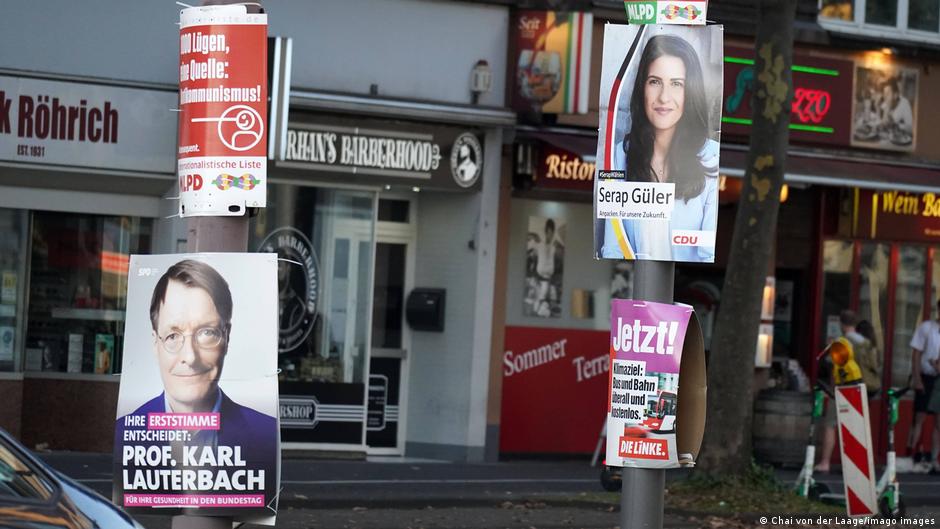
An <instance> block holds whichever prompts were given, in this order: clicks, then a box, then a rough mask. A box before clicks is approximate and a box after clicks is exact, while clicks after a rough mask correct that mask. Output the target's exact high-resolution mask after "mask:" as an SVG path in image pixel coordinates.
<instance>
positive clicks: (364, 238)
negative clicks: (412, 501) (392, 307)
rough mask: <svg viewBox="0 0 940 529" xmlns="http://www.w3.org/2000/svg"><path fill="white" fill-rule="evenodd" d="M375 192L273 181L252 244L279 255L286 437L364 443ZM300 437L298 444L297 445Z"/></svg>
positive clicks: (320, 443) (324, 444)
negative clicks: (276, 182) (266, 204)
mask: <svg viewBox="0 0 940 529" xmlns="http://www.w3.org/2000/svg"><path fill="white" fill-rule="evenodd" d="M375 197H376V194H375V192H373V191H353V190H345V189H331V188H322V187H311V186H298V185H289V184H272V185H271V186H270V188H269V190H268V207H267V208H265V209H263V210H261V211H260V212H259V214H258V216H257V217H256V218H254V219H252V225H251V238H252V242H251V246H252V247H253V248H257V249H258V251H261V252H275V253H277V254H278V257H279V258H280V259H281V260H280V262H279V263H278V287H279V289H280V295H279V298H280V299H279V313H280V317H279V326H280V337H279V349H278V367H279V368H280V375H279V385H280V393H281V400H280V420H281V440H282V442H283V443H284V445H285V446H286V447H287V448H292V447H296V448H305V447H309V446H310V445H316V448H322V449H332V448H333V447H336V448H337V449H350V447H351V446H352V445H355V446H354V447H355V448H356V449H360V448H363V446H364V439H365V416H366V382H367V381H366V374H367V372H368V362H369V359H368V343H369V330H370V316H371V314H370V312H369V311H370V308H371V293H372V284H371V280H372V266H373V265H372V263H373V246H374V231H375V205H376V199H375ZM292 445H293V446H292Z"/></svg>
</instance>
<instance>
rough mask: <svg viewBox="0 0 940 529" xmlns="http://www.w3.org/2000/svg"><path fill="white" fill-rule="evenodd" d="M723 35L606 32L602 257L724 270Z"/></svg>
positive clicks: (715, 29) (642, 29) (599, 222)
mask: <svg viewBox="0 0 940 529" xmlns="http://www.w3.org/2000/svg"><path fill="white" fill-rule="evenodd" d="M722 37H723V32H722V26H678V25H629V26H624V25H613V24H609V25H607V26H605V31H604V55H603V64H602V70H601V86H600V93H601V95H600V126H599V128H598V145H597V178H595V180H594V218H595V224H594V226H595V229H594V231H595V237H594V241H595V242H594V257H595V258H596V259H647V260H655V261H686V262H703V263H712V262H714V261H715V231H716V229H717V225H718V155H719V141H720V131H721V101H722V99H721V98H722V64H723V55H722V49H723V48H722V42H723V38H722Z"/></svg>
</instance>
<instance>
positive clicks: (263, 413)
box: [113, 253, 280, 525]
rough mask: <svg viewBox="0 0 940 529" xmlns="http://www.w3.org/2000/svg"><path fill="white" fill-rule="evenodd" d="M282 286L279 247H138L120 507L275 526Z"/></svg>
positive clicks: (122, 410)
mask: <svg viewBox="0 0 940 529" xmlns="http://www.w3.org/2000/svg"><path fill="white" fill-rule="evenodd" d="M277 292H278V289H277V255H276V254H271V253H261V254H234V253H233V254H225V253H215V254H177V255H133V256H131V259H130V269H129V280H128V288H127V313H126V320H125V332H124V347H123V351H124V353H123V361H122V371H121V372H122V375H121V386H120V390H119V393H118V405H117V414H116V417H115V419H116V422H115V429H114V436H115V437H114V483H113V490H114V498H113V501H114V503H115V504H116V505H119V506H121V507H124V508H125V509H127V510H128V511H129V512H131V513H132V514H135V513H136V514H180V513H181V512H183V513H187V512H198V513H199V514H203V515H205V514H211V515H218V516H231V517H233V518H234V519H235V520H238V521H250V522H253V523H261V524H266V525H273V524H274V516H275V514H276V510H277V492H278V488H279V475H280V450H279V442H280V439H279V425H278V413H277V412H278V383H277V339H278V326H277V325H278V323H277V317H278V316H277V315H278V312H277V303H278V300H277ZM190 509H193V511H190Z"/></svg>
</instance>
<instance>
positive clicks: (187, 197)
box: [177, 5, 268, 217]
mask: <svg viewBox="0 0 940 529" xmlns="http://www.w3.org/2000/svg"><path fill="white" fill-rule="evenodd" d="M267 23H268V20H267V15H264V14H254V13H248V12H247V8H246V6H244V5H224V6H205V7H191V8H187V9H183V10H182V11H181V12H180V48H179V105H180V107H179V108H180V114H179V147H178V153H177V173H178V176H179V188H180V215H181V216H183V217H190V216H198V215H243V214H244V213H245V208H246V207H264V206H265V201H266V189H267V158H266V156H267V140H266V137H267V134H266V132H267V131H266V130H265V126H266V124H267V121H268V118H267V97H268V95H267V82H268V81H267V64H268V63H267V60H268V52H267V35H268V26H267Z"/></svg>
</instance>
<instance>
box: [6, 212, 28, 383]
mask: <svg viewBox="0 0 940 529" xmlns="http://www.w3.org/2000/svg"><path fill="white" fill-rule="evenodd" d="M28 224H29V222H28V215H27V212H26V211H22V210H15V209H0V371H16V370H18V368H19V365H20V362H19V358H20V351H22V345H21V344H22V327H23V314H22V311H21V310H19V308H20V307H22V306H23V296H24V289H25V285H26V281H24V280H23V278H24V277H25V275H26V241H27V238H28V237H27V236H28V234H29V231H28Z"/></svg>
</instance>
